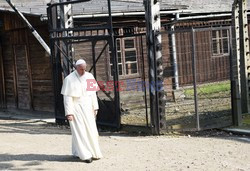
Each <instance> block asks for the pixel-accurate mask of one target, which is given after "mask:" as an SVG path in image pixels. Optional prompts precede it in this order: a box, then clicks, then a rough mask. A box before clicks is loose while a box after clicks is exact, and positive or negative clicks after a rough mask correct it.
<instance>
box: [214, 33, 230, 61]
mask: <svg viewBox="0 0 250 171" xmlns="http://www.w3.org/2000/svg"><path fill="white" fill-rule="evenodd" d="M212 50H213V56H224V55H228V54H229V30H225V29H224V30H213V31H212Z"/></svg>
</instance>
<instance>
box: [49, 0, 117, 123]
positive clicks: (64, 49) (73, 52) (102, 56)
mask: <svg viewBox="0 0 250 171" xmlns="http://www.w3.org/2000/svg"><path fill="white" fill-rule="evenodd" d="M87 1H88V0H78V1H72V2H71V1H69V2H61V3H53V4H50V6H49V7H48V21H49V28H50V43H51V45H50V47H51V61H52V65H53V66H52V67H53V80H54V95H55V117H56V122H57V123H65V122H66V120H65V116H64V107H63V97H62V95H61V94H60V91H61V86H62V81H63V79H64V78H65V77H66V76H67V75H68V74H69V73H70V72H72V71H73V70H74V63H75V61H76V60H77V59H79V58H84V59H85V60H86V62H87V65H88V66H87V70H88V71H89V72H92V73H93V75H94V76H95V78H96V79H97V81H98V83H105V84H106V83H109V84H110V86H109V87H110V88H111V87H113V88H112V90H113V91H107V90H106V89H105V88H101V91H99V92H98V100H99V105H100V110H99V113H98V118H97V123H98V124H100V125H105V126H111V127H115V128H119V127H120V111H121V110H120V98H119V91H118V88H119V87H118V86H119V85H117V84H116V83H117V82H118V75H117V73H118V72H117V61H116V59H117V58H116V53H115V49H116V45H115V43H114V34H113V26H112V18H111V7H110V0H107V6H108V12H109V16H108V17H107V18H105V23H107V24H105V25H103V24H102V23H103V22H100V21H98V20H97V21H93V22H92V21H90V22H91V26H88V27H86V26H85V25H84V24H79V23H77V22H76V25H75V26H74V27H71V25H73V20H72V17H71V16H72V15H71V12H72V11H71V10H70V8H71V5H74V4H77V3H82V2H87ZM62 14H63V15H62ZM59 16H60V17H59ZM107 20H108V22H106V21H107ZM95 22H96V23H95ZM100 23H101V25H100ZM106 53H109V54H110V56H112V60H113V61H112V62H113V68H112V70H111V73H112V76H111V77H109V78H110V81H108V80H107V78H108V77H106V73H105V68H103V67H104V66H105V65H106V56H107V54H106ZM100 87H101V86H100Z"/></svg>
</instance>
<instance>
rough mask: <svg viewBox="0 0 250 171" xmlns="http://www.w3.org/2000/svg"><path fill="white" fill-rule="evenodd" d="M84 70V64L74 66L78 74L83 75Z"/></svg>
mask: <svg viewBox="0 0 250 171" xmlns="http://www.w3.org/2000/svg"><path fill="white" fill-rule="evenodd" d="M85 70H86V65H84V64H81V65H77V66H76V71H77V73H78V74H79V75H80V76H83V75H84V73H85Z"/></svg>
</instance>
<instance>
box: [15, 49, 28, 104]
mask: <svg viewBox="0 0 250 171" xmlns="http://www.w3.org/2000/svg"><path fill="white" fill-rule="evenodd" d="M14 56H15V66H16V89H17V108H19V109H31V96H30V81H29V80H30V79H29V70H28V58H27V48H26V45H14Z"/></svg>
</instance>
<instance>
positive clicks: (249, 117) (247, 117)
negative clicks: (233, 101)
mask: <svg viewBox="0 0 250 171" xmlns="http://www.w3.org/2000/svg"><path fill="white" fill-rule="evenodd" d="M243 124H246V125H249V126H250V114H246V115H244V117H243Z"/></svg>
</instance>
